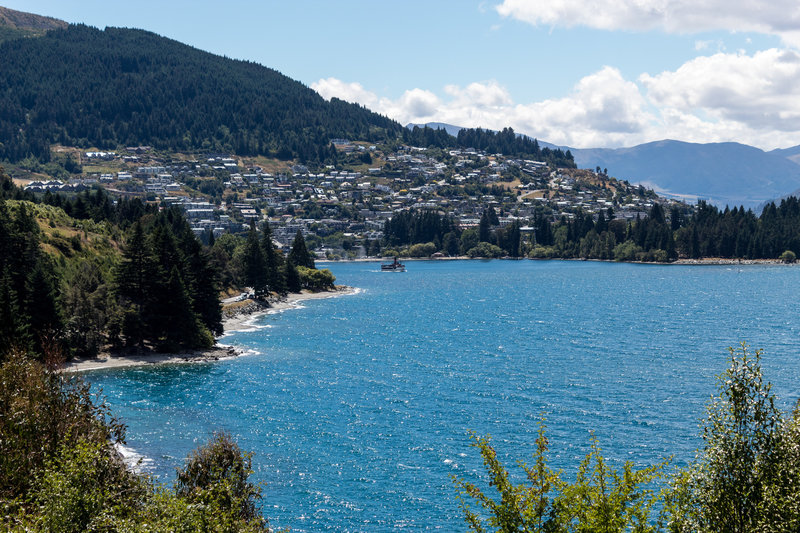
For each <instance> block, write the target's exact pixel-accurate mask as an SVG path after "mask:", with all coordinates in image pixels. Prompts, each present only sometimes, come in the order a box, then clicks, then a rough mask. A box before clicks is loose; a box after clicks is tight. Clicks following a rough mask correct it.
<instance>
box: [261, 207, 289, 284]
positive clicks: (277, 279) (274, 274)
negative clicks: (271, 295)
mask: <svg viewBox="0 0 800 533" xmlns="http://www.w3.org/2000/svg"><path fill="white" fill-rule="evenodd" d="M261 231H262V233H261V247H262V249H263V253H264V257H265V259H266V263H267V284H268V286H269V290H271V291H273V292H277V293H278V294H284V293H285V292H286V274H285V269H284V267H283V255H282V254H281V253H280V252H278V250H276V249H275V245H274V244H273V242H272V228H270V227H269V222H264V225H263V226H262V230H261Z"/></svg>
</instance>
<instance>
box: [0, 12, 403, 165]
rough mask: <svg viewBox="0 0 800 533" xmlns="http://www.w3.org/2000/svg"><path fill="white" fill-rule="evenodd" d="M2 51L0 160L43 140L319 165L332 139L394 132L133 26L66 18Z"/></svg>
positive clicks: (246, 67)
mask: <svg viewBox="0 0 800 533" xmlns="http://www.w3.org/2000/svg"><path fill="white" fill-rule="evenodd" d="M0 57H2V58H3V76H2V77H0V139H2V144H0V159H5V160H9V161H18V160H20V159H23V158H25V157H27V156H28V155H33V156H35V157H38V158H39V159H40V160H43V161H46V160H48V158H49V146H50V144H52V143H59V144H66V145H74V146H79V147H91V146H95V147H98V148H101V149H113V148H116V147H118V146H125V145H138V144H148V145H152V146H154V147H156V148H158V149H165V150H209V151H231V152H235V153H237V154H240V155H259V154H260V155H268V156H273V157H280V158H284V159H289V158H298V159H300V160H301V161H321V160H324V159H325V158H327V157H328V156H329V155H330V154H331V150H332V148H331V144H330V140H331V139H332V138H339V137H343V138H353V139H361V140H369V141H379V140H381V139H383V138H386V137H391V138H396V137H397V135H398V134H399V133H400V132H401V131H402V126H401V125H400V124H398V123H397V122H394V121H392V120H390V119H388V118H385V117H383V116H380V115H377V114H375V113H373V112H371V111H368V110H367V109H365V108H363V107H361V106H358V105H355V104H350V103H347V102H344V101H341V100H338V99H335V98H334V99H332V100H331V101H330V102H328V101H325V100H324V99H323V98H322V97H321V96H320V95H319V94H317V93H316V92H314V91H313V90H311V89H309V88H308V87H306V86H304V85H303V84H301V83H299V82H296V81H294V80H291V79H290V78H288V77H286V76H284V75H282V74H281V73H279V72H277V71H275V70H272V69H269V68H266V67H263V66H261V65H258V64H255V63H252V62H247V61H238V60H233V59H228V58H225V57H220V56H216V55H213V54H210V53H207V52H203V51H201V50H198V49H195V48H192V47H190V46H187V45H185V44H181V43H179V42H177V41H174V40H171V39H167V38H164V37H160V36H158V35H155V34H153V33H150V32H146V31H143V30H133V29H121V28H106V29H105V30H98V29H96V28H92V27H88V26H84V25H70V26H68V27H66V28H64V29H56V30H53V31H49V32H47V33H45V34H44V35H43V36H41V37H39V38H37V39H16V40H10V41H6V42H3V43H2V44H0Z"/></svg>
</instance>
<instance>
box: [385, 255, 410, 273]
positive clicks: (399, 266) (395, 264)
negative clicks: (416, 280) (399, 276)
mask: <svg viewBox="0 0 800 533" xmlns="http://www.w3.org/2000/svg"><path fill="white" fill-rule="evenodd" d="M405 271H406V266H405V265H404V264H403V263H401V262H400V261H398V260H397V257H395V258H394V261H392V262H391V263H381V272H405Z"/></svg>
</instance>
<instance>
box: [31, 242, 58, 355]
mask: <svg viewBox="0 0 800 533" xmlns="http://www.w3.org/2000/svg"><path fill="white" fill-rule="evenodd" d="M24 314H25V316H26V318H27V320H28V325H29V331H30V334H31V336H32V337H33V344H34V349H35V350H36V351H37V352H38V353H40V354H41V353H44V351H45V349H46V348H47V347H48V344H51V343H56V344H60V333H61V331H62V330H63V320H62V318H61V310H60V307H59V303H58V291H57V283H56V277H55V273H54V272H53V270H52V267H51V266H50V263H49V260H48V259H46V258H42V259H41V260H39V261H37V262H36V264H35V265H34V267H33V270H32V271H31V272H30V273H29V274H28V276H27V280H26V298H25V309H24Z"/></svg>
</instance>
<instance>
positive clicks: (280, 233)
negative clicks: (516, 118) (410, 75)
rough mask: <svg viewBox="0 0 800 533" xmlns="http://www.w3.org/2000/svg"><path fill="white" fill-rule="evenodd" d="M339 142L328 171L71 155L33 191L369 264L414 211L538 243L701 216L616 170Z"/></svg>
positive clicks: (204, 159) (136, 155)
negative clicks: (148, 210)
mask: <svg viewBox="0 0 800 533" xmlns="http://www.w3.org/2000/svg"><path fill="white" fill-rule="evenodd" d="M332 144H333V146H335V147H336V150H337V153H338V155H339V158H338V160H337V164H336V165H328V166H325V167H322V168H318V169H313V168H312V169H310V168H308V167H307V166H305V165H302V164H292V163H291V162H289V163H283V162H279V161H275V160H264V159H260V160H259V159H253V158H243V157H236V156H234V155H230V154H204V155H203V156H199V155H194V156H192V155H185V154H164V153H159V152H156V151H155V150H154V149H152V148H151V147H149V146H136V147H128V148H126V149H124V150H119V151H114V152H111V151H108V152H101V151H77V150H73V151H70V152H68V154H67V157H68V158H70V159H76V160H77V165H76V166H77V167H78V168H79V169H80V171H79V172H76V173H75V174H72V175H70V176H69V177H68V178H66V179H63V178H62V179H49V180H45V179H34V180H29V181H27V182H26V185H25V188H26V189H27V190H30V191H33V192H39V193H46V192H47V191H51V192H52V193H55V192H73V193H78V192H81V191H84V190H87V189H91V188H93V187H97V186H102V187H104V188H105V189H106V190H107V191H108V192H109V193H110V194H111V195H112V196H115V197H122V196H126V197H138V198H141V199H142V200H145V201H148V202H157V203H159V204H160V205H162V206H164V207H167V206H177V207H179V208H180V209H182V210H183V211H184V213H185V216H186V218H187V220H188V221H189V222H190V224H191V226H192V229H193V231H194V232H195V233H196V234H197V235H198V237H200V238H201V239H204V240H207V239H208V238H209V235H213V236H214V237H215V238H216V237H219V236H221V235H223V234H225V233H243V232H246V231H247V230H248V229H249V227H250V225H251V224H252V223H254V222H255V223H257V224H260V223H261V222H262V221H268V222H269V223H270V226H271V227H272V229H273V235H274V238H275V240H276V241H277V243H279V244H280V245H282V246H288V245H289V244H290V243H291V241H292V239H293V238H294V236H295V235H296V233H297V231H298V230H299V231H301V232H302V233H303V235H304V236H305V237H306V239H307V240H308V241H309V244H310V246H311V247H312V248H313V249H314V251H315V253H316V255H317V257H319V258H321V259H340V258H359V257H364V256H365V255H367V254H369V253H370V250H369V249H367V248H366V247H365V246H363V245H362V243H364V242H370V241H376V242H380V241H381V239H382V238H383V231H384V226H385V224H386V221H387V220H390V219H391V218H392V217H393V216H394V215H395V214H396V213H398V212H403V211H408V210H420V211H422V210H431V211H436V212H438V213H440V214H444V215H448V216H450V217H452V218H453V219H454V220H455V221H456V223H457V224H458V225H459V226H460V227H461V228H462V229H465V228H470V227H477V226H478V223H479V221H480V218H481V215H482V213H483V212H484V211H485V210H487V209H489V208H493V209H494V210H495V212H496V213H498V215H499V216H498V222H499V226H500V227H504V226H507V225H509V224H512V223H514V222H518V223H519V225H520V226H521V228H520V230H521V232H522V234H523V236H524V238H525V239H527V240H528V242H531V243H532V244H535V242H536V240H535V239H536V236H535V232H534V229H533V227H532V226H531V224H530V222H531V220H532V219H533V218H534V217H536V216H538V217H543V218H547V219H548V220H550V221H551V222H556V221H558V220H563V219H566V220H570V219H573V218H574V217H575V215H576V213H579V212H582V213H583V214H588V215H591V216H592V217H593V218H594V219H595V220H596V219H597V217H598V216H599V214H600V213H603V216H604V217H605V218H606V219H607V220H612V219H624V220H634V219H636V218H644V217H645V216H646V214H647V212H648V211H649V210H650V209H651V208H652V206H653V204H654V203H660V204H661V205H662V206H663V207H664V208H665V209H664V210H665V211H668V210H669V208H670V207H672V206H675V205H677V206H679V207H680V209H681V210H682V211H684V212H687V213H688V212H689V211H690V210H692V209H693V207H692V206H690V205H687V204H684V203H679V202H677V201H675V200H670V199H667V198H664V197H661V196H658V195H657V194H655V193H654V192H653V191H652V190H649V189H645V188H643V187H641V186H633V185H630V184H629V183H628V182H626V181H619V180H616V179H614V178H612V177H609V176H608V171H607V170H606V169H600V168H597V169H594V170H579V169H567V168H550V167H549V166H548V165H547V164H546V163H545V162H541V161H532V160H524V159H518V158H512V157H506V156H503V155H501V154H490V153H485V152H483V151H480V150H475V149H461V150H442V149H434V148H432V149H426V148H421V147H414V146H405V145H399V146H396V147H384V146H381V147H378V146H375V145H370V144H367V143H359V142H350V141H348V140H346V139H333V140H332ZM62 150H70V149H62ZM376 253H377V250H376V249H373V250H372V254H376ZM372 254H370V255H372Z"/></svg>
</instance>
